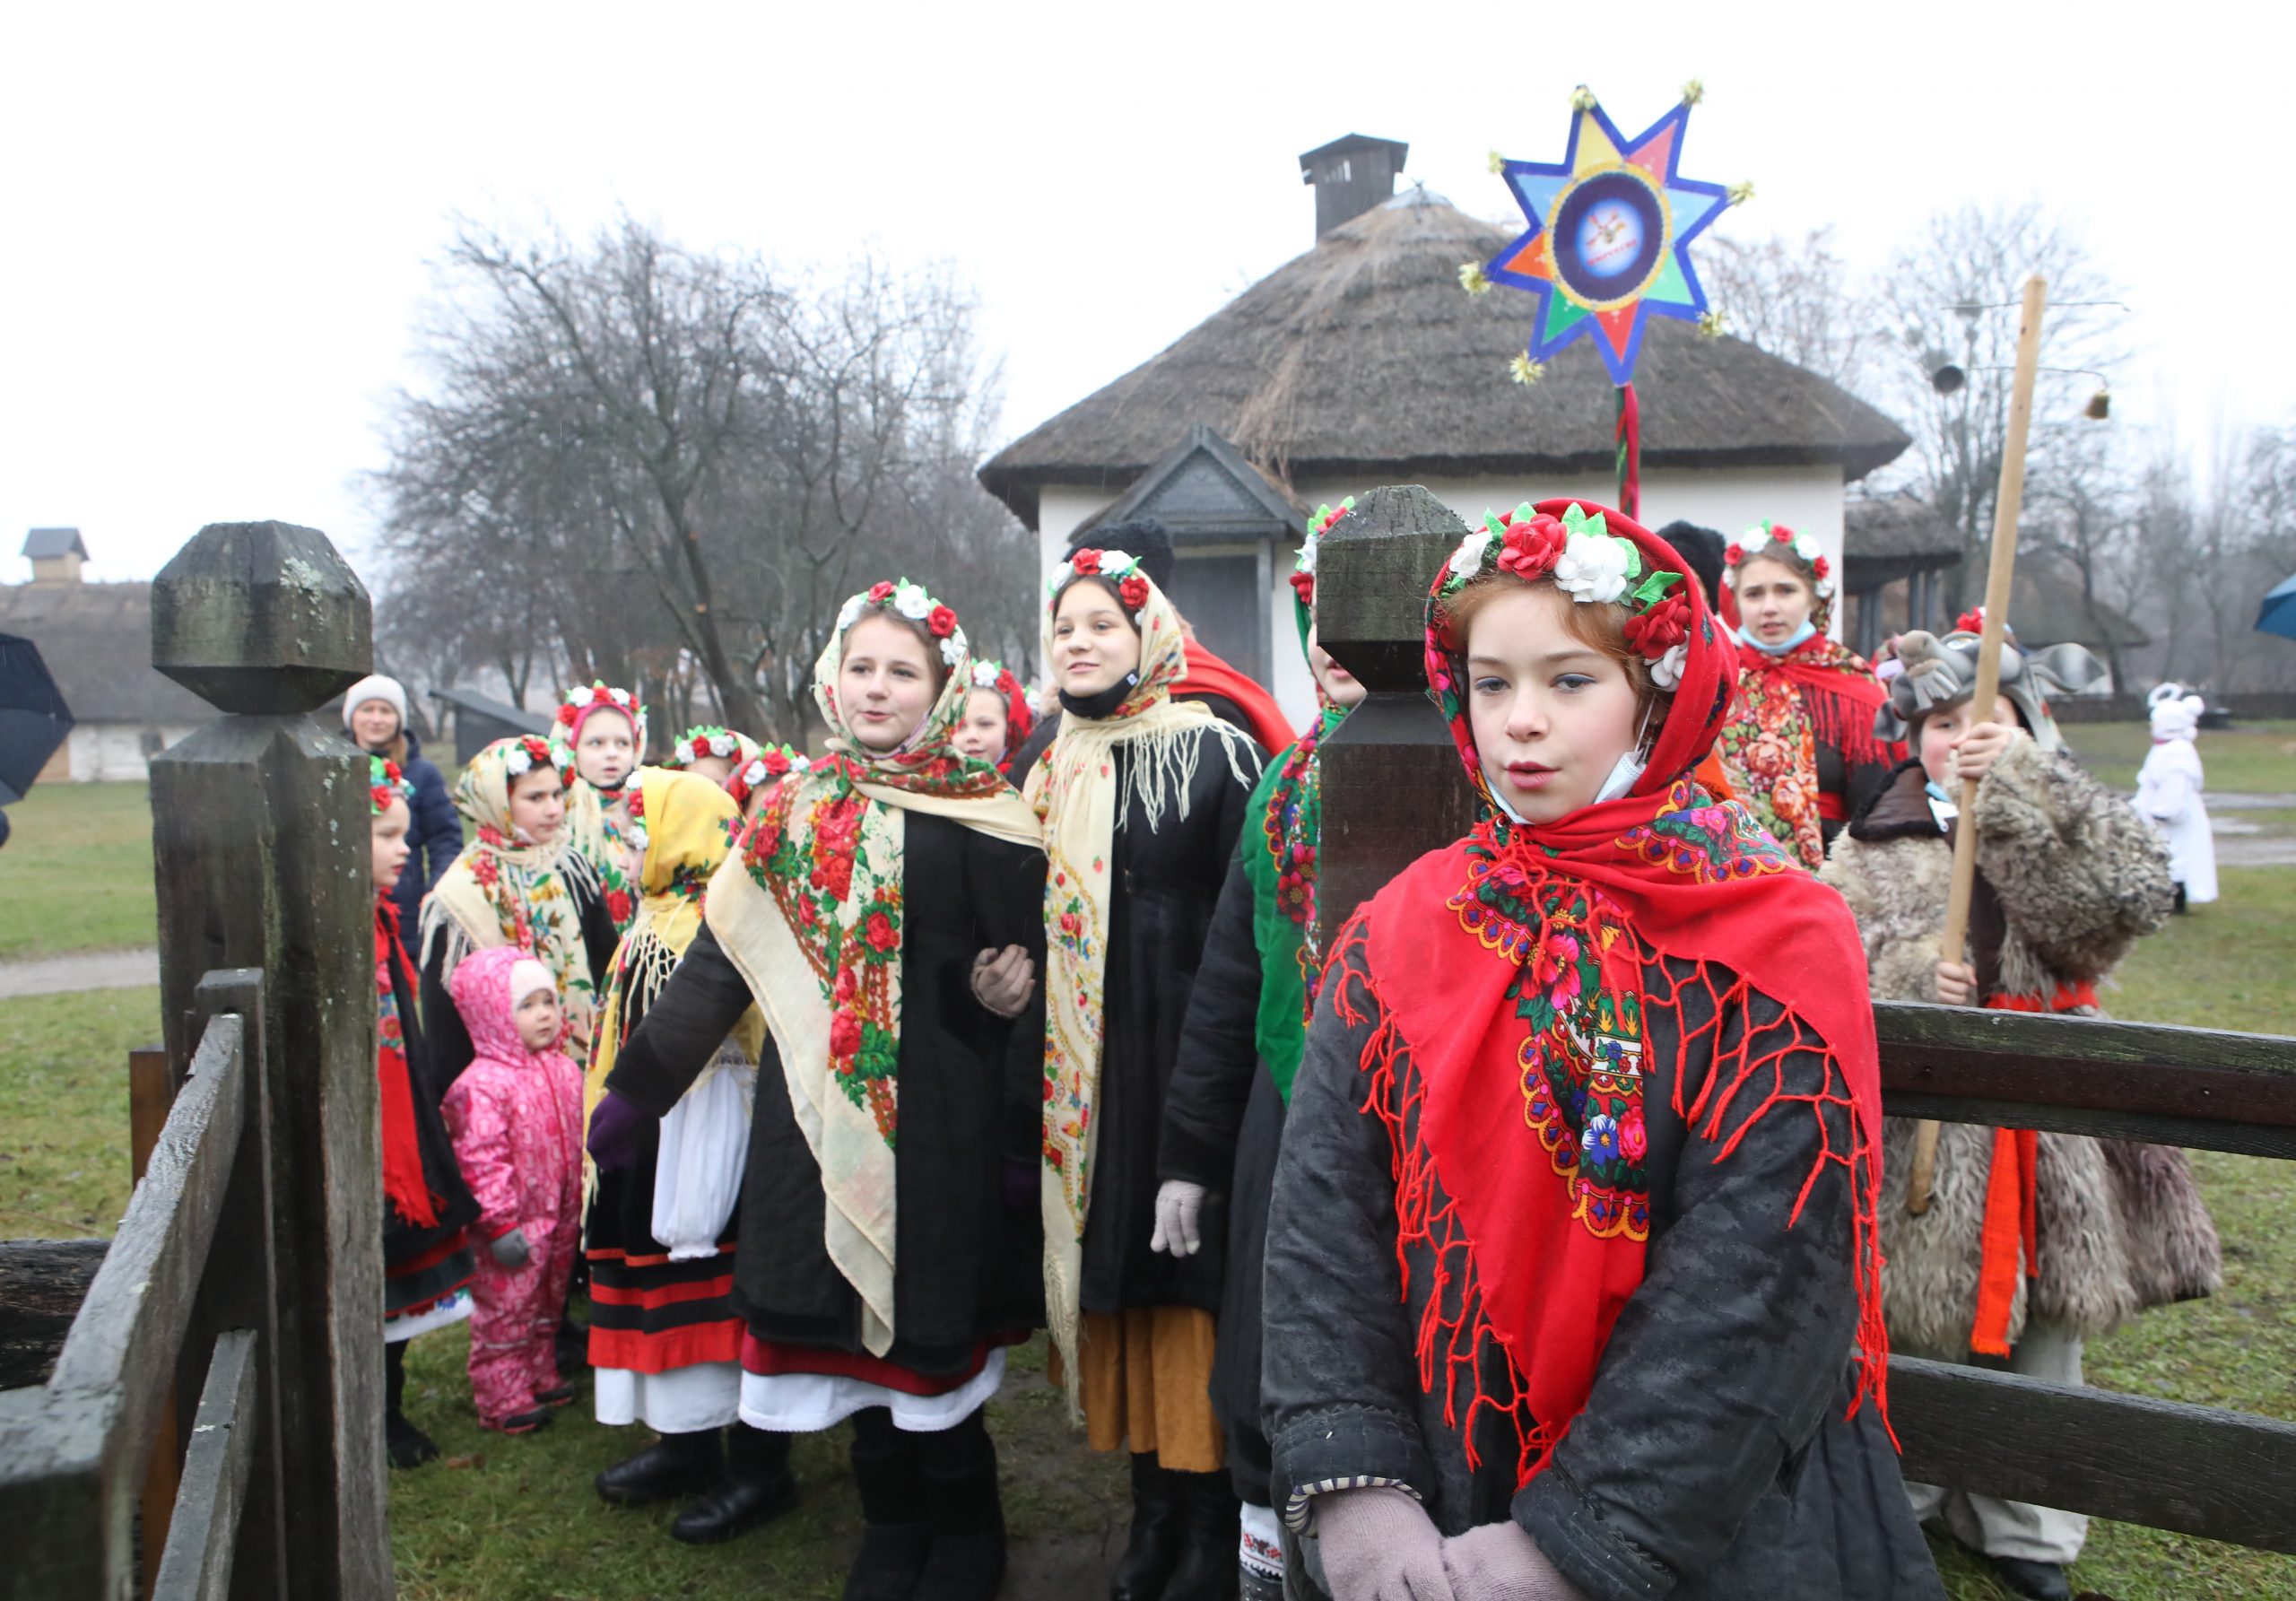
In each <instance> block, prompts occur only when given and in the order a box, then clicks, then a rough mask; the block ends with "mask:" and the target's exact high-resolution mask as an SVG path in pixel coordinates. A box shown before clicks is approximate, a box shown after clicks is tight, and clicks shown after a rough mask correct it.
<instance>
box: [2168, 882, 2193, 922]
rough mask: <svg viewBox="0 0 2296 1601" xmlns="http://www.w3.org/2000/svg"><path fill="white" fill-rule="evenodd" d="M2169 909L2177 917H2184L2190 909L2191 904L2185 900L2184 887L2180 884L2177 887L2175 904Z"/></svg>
mask: <svg viewBox="0 0 2296 1601" xmlns="http://www.w3.org/2000/svg"><path fill="white" fill-rule="evenodd" d="M2191 909H2192V903H2191V901H2189V900H2188V899H2187V897H2186V894H2185V886H2184V885H2182V884H2181V883H2180V884H2179V885H2178V886H2177V903H2176V904H2175V905H2174V906H2172V907H2170V910H2171V911H2173V912H2175V913H2176V914H2177V915H2178V916H2179V917H2182V916H2184V915H2185V913H2187V912H2188V911H2190V910H2191Z"/></svg>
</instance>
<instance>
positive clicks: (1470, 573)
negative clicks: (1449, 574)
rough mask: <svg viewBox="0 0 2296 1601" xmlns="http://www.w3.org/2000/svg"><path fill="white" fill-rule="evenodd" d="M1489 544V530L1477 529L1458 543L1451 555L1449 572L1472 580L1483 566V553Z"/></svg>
mask: <svg viewBox="0 0 2296 1601" xmlns="http://www.w3.org/2000/svg"><path fill="white" fill-rule="evenodd" d="M1490 544H1491V530H1490V529H1488V528H1478V529H1476V530H1475V531H1474V533H1472V534H1470V535H1467V536H1466V537H1465V539H1462V540H1460V541H1459V548H1458V549H1457V550H1455V551H1453V552H1452V553H1451V570H1452V571H1453V572H1456V573H1457V574H1458V575H1459V576H1460V577H1461V578H1469V579H1471V578H1473V577H1474V575H1475V571H1476V570H1477V569H1479V568H1480V567H1482V565H1483V552H1484V551H1485V550H1486V549H1488V548H1489V546H1490Z"/></svg>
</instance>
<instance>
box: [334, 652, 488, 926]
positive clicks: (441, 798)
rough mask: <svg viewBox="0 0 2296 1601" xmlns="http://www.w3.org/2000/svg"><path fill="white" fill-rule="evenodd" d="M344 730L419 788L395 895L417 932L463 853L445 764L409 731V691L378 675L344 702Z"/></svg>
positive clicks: (403, 917)
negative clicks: (425, 907) (434, 892)
mask: <svg viewBox="0 0 2296 1601" xmlns="http://www.w3.org/2000/svg"><path fill="white" fill-rule="evenodd" d="M343 727H344V731H345V732H346V733H348V734H349V735H351V738H352V742H353V743H354V744H358V745H359V746H360V747H361V749H363V750H365V751H366V752H367V753H369V754H370V755H375V756H386V757H388V758H389V759H390V760H391V761H396V762H397V763H398V770H399V771H400V772H401V773H403V774H404V775H405V779H406V781H407V782H408V783H410V784H412V785H413V786H414V799H413V804H412V805H411V806H410V807H409V810H410V811H411V812H412V813H413V816H412V818H411V819H410V820H409V822H408V824H407V830H406V843H407V848H408V855H407V858H406V870H405V871H404V872H403V873H401V874H399V876H398V885H397V887H396V888H395V889H394V890H392V891H391V899H392V900H393V901H396V902H397V903H398V915H399V926H400V927H404V928H413V927H415V926H416V925H417V924H418V923H420V922H421V921H422V897H423V896H425V895H426V894H428V893H430V892H431V885H432V884H434V883H438V882H439V875H440V874H443V873H445V872H446V870H447V869H448V867H449V866H452V865H453V863H454V859H455V857H456V856H457V854H459V853H460V851H461V850H462V848H463V824H462V819H461V818H459V817H457V815H456V814H455V803H454V802H453V801H452V800H450V799H448V796H447V780H446V779H445V778H443V777H442V776H440V774H439V764H438V763H437V762H435V761H431V759H430V758H429V757H427V756H425V755H423V754H422V745H421V744H418V743H416V741H415V737H414V730H413V729H412V728H410V727H407V726H406V688H405V686H404V685H403V684H401V683H399V681H398V680H397V679H396V678H386V677H384V676H383V675H382V674H380V673H376V674H370V675H369V676H368V677H365V678H362V679H361V680H360V681H359V682H358V683H354V684H352V686H351V688H350V691H349V692H347V693H346V694H344V697H343Z"/></svg>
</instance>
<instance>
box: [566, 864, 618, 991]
mask: <svg viewBox="0 0 2296 1601" xmlns="http://www.w3.org/2000/svg"><path fill="white" fill-rule="evenodd" d="M576 898H577V901H578V904H579V907H580V913H581V920H582V954H583V956H584V958H585V959H586V960H587V961H588V962H589V964H590V982H591V983H592V984H593V985H595V986H596V993H597V995H598V996H599V997H600V999H601V1000H602V1001H603V999H604V996H605V993H606V984H607V981H608V980H609V979H612V978H613V953H614V952H615V950H616V949H617V948H619V947H620V945H621V944H622V933H621V931H620V930H619V929H617V928H615V927H614V926H613V912H611V911H609V910H607V909H606V898H605V895H604V892H602V891H599V890H596V889H581V890H578V892H577V893H576Z"/></svg>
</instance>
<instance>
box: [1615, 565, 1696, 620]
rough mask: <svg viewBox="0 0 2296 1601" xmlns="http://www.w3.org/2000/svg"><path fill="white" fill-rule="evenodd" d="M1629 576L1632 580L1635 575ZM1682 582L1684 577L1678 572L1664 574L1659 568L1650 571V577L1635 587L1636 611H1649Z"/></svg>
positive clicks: (1633, 597)
mask: <svg viewBox="0 0 2296 1601" xmlns="http://www.w3.org/2000/svg"><path fill="white" fill-rule="evenodd" d="M1627 576H1628V577H1630V578H1631V577H1632V576H1633V574H1631V573H1629V574H1628V575H1627ZM1682 581H1683V575H1682V574H1680V573H1678V572H1662V571H1660V570H1658V569H1657V568H1655V567H1654V568H1652V569H1651V570H1650V576H1649V577H1648V578H1646V579H1643V580H1642V582H1641V583H1640V584H1639V585H1638V586H1636V587H1635V590H1634V593H1633V596H1632V597H1631V598H1632V599H1633V601H1634V605H1635V609H1636V610H1638V611H1648V609H1649V608H1650V607H1652V606H1655V605H1657V604H1658V603H1659V602H1660V601H1662V600H1664V599H1665V598H1666V591H1667V590H1669V589H1671V588H1673V587H1674V586H1675V585H1676V584H1679V583H1681V582H1682Z"/></svg>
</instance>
